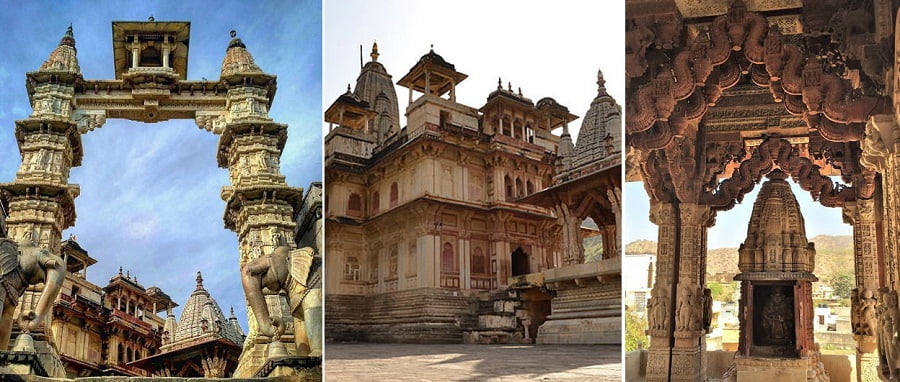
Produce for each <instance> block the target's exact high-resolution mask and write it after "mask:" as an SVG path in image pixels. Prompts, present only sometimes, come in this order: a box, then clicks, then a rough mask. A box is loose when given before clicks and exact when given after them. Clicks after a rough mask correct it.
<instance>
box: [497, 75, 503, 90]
mask: <svg viewBox="0 0 900 382" xmlns="http://www.w3.org/2000/svg"><path fill="white" fill-rule="evenodd" d="M502 89H503V77H497V90H502Z"/></svg>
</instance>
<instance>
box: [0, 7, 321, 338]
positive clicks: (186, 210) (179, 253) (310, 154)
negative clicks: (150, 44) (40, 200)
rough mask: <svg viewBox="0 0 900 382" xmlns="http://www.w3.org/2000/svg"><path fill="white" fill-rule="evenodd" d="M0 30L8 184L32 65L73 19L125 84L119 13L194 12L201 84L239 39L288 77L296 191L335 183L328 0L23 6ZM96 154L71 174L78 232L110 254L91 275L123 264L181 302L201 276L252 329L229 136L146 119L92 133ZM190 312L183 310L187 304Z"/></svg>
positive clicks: (84, 65)
mask: <svg viewBox="0 0 900 382" xmlns="http://www.w3.org/2000/svg"><path fill="white" fill-rule="evenodd" d="M3 5H4V8H5V9H6V11H5V12H3V13H2V14H0V25H3V28H4V29H5V30H6V32H5V33H4V37H3V38H0V52H3V59H2V61H0V81H2V82H3V83H4V84H5V85H6V86H5V88H4V91H3V92H0V182H10V181H12V180H13V179H14V177H15V172H16V170H17V168H18V166H19V163H20V158H19V155H18V149H17V147H16V143H15V137H14V135H13V131H14V127H15V124H14V121H15V120H17V119H23V118H26V117H27V116H28V114H30V112H31V108H30V106H29V104H28V96H27V93H26V91H25V86H24V83H25V72H28V71H33V70H36V69H37V68H38V67H40V65H41V63H43V61H44V60H46V59H47V57H48V55H49V54H50V52H51V51H52V50H53V49H54V48H55V47H56V45H57V44H58V43H59V40H60V38H61V37H62V36H63V34H64V32H65V30H66V27H67V26H68V25H69V23H72V24H73V28H74V32H75V40H76V46H77V49H78V60H79V63H80V64H81V69H82V73H83V74H84V77H85V78H86V79H111V78H113V77H114V73H113V59H112V45H111V39H112V27H111V23H112V22H113V21H144V20H147V18H148V17H149V16H151V15H152V16H154V17H155V19H156V20H157V21H190V22H191V39H190V54H189V60H190V61H189V63H188V77H189V79H200V78H201V77H206V78H207V79H210V80H214V79H216V78H218V77H219V71H220V66H221V63H222V58H223V57H224V55H225V49H226V47H227V46H228V41H229V39H230V37H229V36H228V32H229V31H230V30H232V29H235V30H237V32H238V36H239V37H240V38H241V39H242V40H243V41H244V43H245V44H246V45H247V48H248V49H249V50H250V52H251V53H252V54H253V56H254V58H255V59H256V63H257V64H258V65H259V66H260V67H261V68H262V69H263V70H264V71H266V72H268V73H271V74H275V75H277V76H278V92H277V94H276V97H275V102H274V104H273V106H272V109H271V111H270V116H271V117H272V118H273V119H274V120H275V121H277V122H280V123H286V124H288V126H289V130H288V136H289V138H288V142H287V146H286V147H285V150H284V155H283V156H282V161H281V163H282V172H283V173H284V174H285V176H286V177H287V181H288V183H289V184H290V185H292V186H297V187H303V188H304V189H305V188H307V187H308V185H309V183H310V182H313V181H319V180H321V179H322V137H321V129H320V126H321V120H322V117H321V115H322V112H321V93H322V91H321V89H322V88H321V69H322V67H321V30H322V29H321V14H322V12H321V3H320V1H318V0H312V1H265V2H247V1H243V2H238V1H217V2H214V3H209V2H199V1H198V2H188V1H141V2H129V3H127V4H126V3H125V2H107V3H102V2H90V3H87V2H75V1H52V2H50V1H46V2H11V1H3ZM82 138H83V144H84V163H83V164H82V166H81V167H79V168H75V169H73V170H72V173H71V177H70V179H69V181H70V183H77V184H79V185H80V186H81V196H80V197H78V198H77V199H76V200H75V205H76V209H77V212H78V220H77V222H76V224H75V227H73V228H70V229H69V230H68V231H66V232H65V233H64V234H63V238H66V237H68V235H69V233H74V234H75V235H77V237H78V241H79V243H80V244H81V245H82V246H83V247H84V248H85V249H87V250H88V251H89V252H90V255H91V256H92V257H94V258H96V259H97V260H98V261H99V262H98V263H97V264H96V265H94V266H92V267H91V268H90V269H89V270H88V279H89V280H90V281H92V282H94V283H96V284H99V285H101V286H102V285H105V284H106V283H107V282H108V280H109V278H110V277H112V276H113V275H115V274H116V273H117V272H118V268H119V266H122V267H124V268H125V269H126V270H131V273H132V274H134V275H136V276H137V278H138V281H139V282H140V283H141V284H143V285H144V286H151V285H156V286H159V287H160V288H162V289H163V291H165V292H166V293H168V294H169V295H170V296H172V298H173V299H174V300H175V301H176V302H178V303H179V304H183V303H184V302H185V301H186V300H187V297H188V296H189V295H190V293H191V291H193V290H194V285H195V283H194V277H195V274H196V272H197V271H198V270H199V271H202V272H203V277H204V285H205V286H206V289H207V290H209V291H210V293H211V294H212V295H213V297H214V298H216V299H217V300H218V302H219V305H220V306H221V307H222V309H223V310H224V311H225V312H226V315H227V312H228V309H229V307H230V306H234V308H235V313H236V314H237V316H238V318H239V320H240V322H241V325H242V326H243V327H244V329H245V330H246V328H247V323H246V317H247V316H246V312H245V307H244V303H243V300H244V296H243V291H242V289H241V285H240V277H239V269H238V255H237V239H236V237H235V234H234V233H233V232H231V231H228V230H225V229H224V228H223V223H222V214H223V211H224V206H225V203H224V202H223V201H222V200H221V198H220V196H219V193H220V190H221V187H222V186H225V185H227V184H228V174H227V171H226V170H225V169H220V168H218V166H217V165H216V158H215V153H216V144H217V137H216V136H215V135H213V134H211V133H209V132H206V131H203V130H200V129H198V128H197V126H196V124H195V123H194V122H193V121H192V120H177V121H167V122H162V123H157V124H144V123H140V122H132V121H126V120H108V121H107V123H106V125H105V126H104V127H103V128H101V129H99V130H94V131H92V132H89V133H88V134H86V135H84V136H83V137H82ZM176 314H180V308H178V309H176Z"/></svg>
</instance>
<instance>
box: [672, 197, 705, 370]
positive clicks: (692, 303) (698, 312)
mask: <svg viewBox="0 0 900 382" xmlns="http://www.w3.org/2000/svg"><path fill="white" fill-rule="evenodd" d="M678 212H679V220H680V221H679V223H680V226H679V230H678V231H679V232H678V234H679V235H678V239H679V244H680V245H679V249H678V261H677V267H678V280H677V286H678V287H677V293H678V296H677V300H676V309H675V333H674V337H675V346H674V348H673V349H672V368H671V373H672V378H671V380H672V381H702V380H704V379H705V378H706V362H705V357H704V356H705V353H704V350H705V348H706V346H705V343H706V341H705V339H706V337H705V334H706V331H705V330H704V328H703V322H704V318H703V315H704V311H705V309H704V306H705V295H706V293H705V286H706V277H705V273H706V271H705V270H706V234H707V229H708V228H709V226H711V225H712V223H713V221H714V220H713V219H714V216H715V213H714V212H713V211H712V210H711V209H710V208H709V206H704V205H698V204H689V203H684V204H680V205H679V211H678Z"/></svg>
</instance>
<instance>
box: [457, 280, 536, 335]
mask: <svg viewBox="0 0 900 382" xmlns="http://www.w3.org/2000/svg"><path fill="white" fill-rule="evenodd" d="M513 296H514V295H512V294H511V293H510V292H508V291H506V290H499V291H492V292H483V293H481V294H479V296H478V302H477V308H476V310H475V325H474V326H473V327H472V329H471V330H468V331H466V332H464V333H463V337H464V339H463V341H464V342H465V343H467V344H520V343H523V342H524V341H523V331H522V330H523V329H522V327H521V325H520V324H519V318H518V315H517V311H518V310H519V306H520V302H519V301H518V299H517V298H515V297H513Z"/></svg>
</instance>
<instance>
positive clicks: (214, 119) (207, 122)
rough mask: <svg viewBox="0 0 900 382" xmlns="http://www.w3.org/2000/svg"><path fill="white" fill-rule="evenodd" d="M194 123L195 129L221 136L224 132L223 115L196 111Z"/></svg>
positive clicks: (224, 119)
mask: <svg viewBox="0 0 900 382" xmlns="http://www.w3.org/2000/svg"><path fill="white" fill-rule="evenodd" d="M194 121H196V122H197V127H199V128H200V129H202V130H206V131H209V132H210V133H213V134H222V132H223V131H225V121H226V118H225V114H224V113H217V112H204V111H198V112H197V113H196V116H195V117H194Z"/></svg>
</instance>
